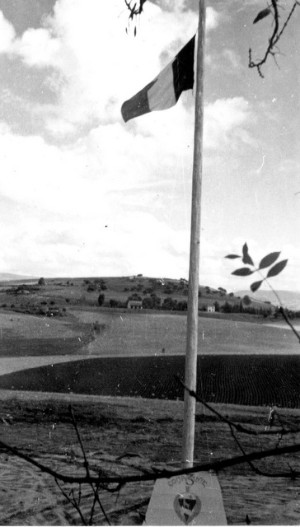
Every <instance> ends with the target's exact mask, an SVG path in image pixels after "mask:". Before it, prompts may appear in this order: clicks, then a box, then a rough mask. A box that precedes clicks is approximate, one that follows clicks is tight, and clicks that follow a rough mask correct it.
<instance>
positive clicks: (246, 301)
mask: <svg viewBox="0 0 300 527" xmlns="http://www.w3.org/2000/svg"><path fill="white" fill-rule="evenodd" d="M251 302H252V301H251V298H250V296H249V295H245V296H244V297H243V303H244V304H245V306H250V304H251Z"/></svg>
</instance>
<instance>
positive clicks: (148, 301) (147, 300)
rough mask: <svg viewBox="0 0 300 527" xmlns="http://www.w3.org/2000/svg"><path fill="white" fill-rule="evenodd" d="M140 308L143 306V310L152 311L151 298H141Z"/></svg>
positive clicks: (152, 303)
mask: <svg viewBox="0 0 300 527" xmlns="http://www.w3.org/2000/svg"><path fill="white" fill-rule="evenodd" d="M142 306H143V309H153V307H154V302H153V299H152V298H151V296H146V297H145V298H143V303H142Z"/></svg>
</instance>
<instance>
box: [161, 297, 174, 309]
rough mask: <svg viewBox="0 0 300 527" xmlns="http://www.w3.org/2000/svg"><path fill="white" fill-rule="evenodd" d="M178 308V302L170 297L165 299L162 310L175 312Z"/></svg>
mask: <svg viewBox="0 0 300 527" xmlns="http://www.w3.org/2000/svg"><path fill="white" fill-rule="evenodd" d="M176 306H177V300H174V299H173V298H172V297H171V296H168V297H167V298H165V299H164V301H163V304H162V306H161V307H162V309H167V310H168V311H173V310H174V309H176Z"/></svg>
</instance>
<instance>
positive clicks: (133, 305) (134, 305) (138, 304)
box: [127, 300, 143, 310]
mask: <svg viewBox="0 0 300 527" xmlns="http://www.w3.org/2000/svg"><path fill="white" fill-rule="evenodd" d="M127 309H132V310H140V309H143V303H142V301H141V300H129V301H128V304H127Z"/></svg>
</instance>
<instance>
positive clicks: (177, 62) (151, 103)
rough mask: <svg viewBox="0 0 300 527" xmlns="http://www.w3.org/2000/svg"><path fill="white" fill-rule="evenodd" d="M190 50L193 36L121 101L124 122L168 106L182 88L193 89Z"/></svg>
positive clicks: (192, 68)
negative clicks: (134, 92)
mask: <svg viewBox="0 0 300 527" xmlns="http://www.w3.org/2000/svg"><path fill="white" fill-rule="evenodd" d="M194 50H195V37H193V38H192V39H191V40H190V41H189V42H188V43H187V44H186V45H185V46H184V48H182V49H181V50H180V51H179V53H178V55H176V57H175V59H174V60H173V61H172V62H170V63H169V64H168V65H167V66H166V67H165V68H164V69H163V70H162V71H161V72H160V73H159V75H158V76H157V77H156V78H155V79H154V80H153V81H152V82H150V83H149V84H147V86H145V88H143V89H142V90H141V91H139V92H138V93H137V94H136V95H134V96H133V97H131V99H129V100H128V101H125V102H124V103H123V105H122V108H121V113H122V117H123V119H124V121H125V123H126V122H127V121H129V120H130V119H134V118H135V117H139V116H140V115H144V114H145V113H149V112H153V111H155V110H166V109H167V108H171V106H174V105H175V104H176V103H177V101H178V99H179V97H180V95H181V93H182V92H183V91H185V90H191V89H193V86H194Z"/></svg>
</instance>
